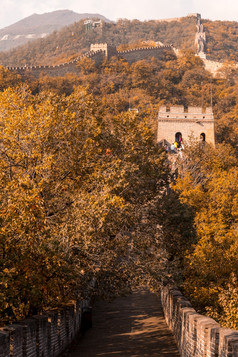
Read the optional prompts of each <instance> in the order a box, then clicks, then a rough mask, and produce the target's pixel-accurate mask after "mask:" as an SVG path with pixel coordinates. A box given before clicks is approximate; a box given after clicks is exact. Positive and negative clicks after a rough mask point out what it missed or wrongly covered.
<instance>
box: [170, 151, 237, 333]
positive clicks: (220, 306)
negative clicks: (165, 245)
mask: <svg viewBox="0 0 238 357" xmlns="http://www.w3.org/2000/svg"><path fill="white" fill-rule="evenodd" d="M183 165H184V166H182V167H183V169H182V170H181V176H180V178H179V179H178V180H177V182H176V185H175V189H176V190H177V191H178V192H179V193H180V199H181V202H183V203H186V204H188V205H189V206H191V207H192V208H193V209H194V210H195V217H194V226H195V228H196V233H197V237H198V241H197V243H196V244H194V246H193V248H192V249H190V250H189V251H188V254H187V263H186V274H185V281H184V289H185V292H186V293H187V294H188V295H189V296H190V297H191V299H192V301H193V303H194V304H195V305H196V306H197V307H199V308H200V309H201V310H203V311H207V312H208V313H209V314H210V316H213V317H214V316H215V317H216V318H217V319H218V321H220V322H221V323H223V324H224V325H225V326H230V327H233V328H237V312H238V310H237V304H236V303H235V301H237V290H236V287H235V284H236V283H235V282H236V281H237V277H238V265H237V258H238V246H237V228H238V191H237V180H238V168H237V159H236V157H235V151H234V149H232V148H231V147H230V146H227V145H223V146H218V147H217V148H216V149H213V148H211V147H209V146H207V145H205V146H200V145H198V146H197V147H196V148H192V149H190V151H188V153H187V155H186V158H185V160H184V163H183ZM232 287H233V288H232ZM226 289H229V293H228V292H227V293H226ZM232 289H233V290H232ZM226 304H228V305H229V306H233V308H232V310H230V311H228V310H229V309H227V307H226Z"/></svg>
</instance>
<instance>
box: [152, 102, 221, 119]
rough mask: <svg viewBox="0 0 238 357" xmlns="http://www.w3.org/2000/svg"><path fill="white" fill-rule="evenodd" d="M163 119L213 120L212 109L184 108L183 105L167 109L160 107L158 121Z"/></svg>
mask: <svg viewBox="0 0 238 357" xmlns="http://www.w3.org/2000/svg"><path fill="white" fill-rule="evenodd" d="M163 119H171V120H174V119H179V120H183V119H184V120H188V121H191V120H195V121H196V122H197V121H198V120H202V121H206V120H213V119H214V118H213V112H212V108H211V107H208V108H202V107H192V106H189V107H187V108H184V106H183V105H180V106H174V107H170V108H169V109H168V108H167V107H166V106H162V107H160V110H159V120H163Z"/></svg>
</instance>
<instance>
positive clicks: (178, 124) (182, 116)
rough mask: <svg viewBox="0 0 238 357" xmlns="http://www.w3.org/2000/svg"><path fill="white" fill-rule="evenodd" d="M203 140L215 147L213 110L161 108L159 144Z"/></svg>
mask: <svg viewBox="0 0 238 357" xmlns="http://www.w3.org/2000/svg"><path fill="white" fill-rule="evenodd" d="M193 139H195V140H202V141H206V142H207V143H209V144H211V145H213V146H215V131H214V117H213V113H212V108H206V109H205V110H203V108H201V107H188V108H187V109H184V107H183V106H176V107H175V106H174V107H171V108H170V109H167V108H166V107H160V110H159V115H158V135H157V141H158V142H167V143H168V144H170V145H171V144H172V143H174V142H175V141H181V140H182V141H183V142H189V141H190V140H193Z"/></svg>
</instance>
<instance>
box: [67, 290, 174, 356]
mask: <svg viewBox="0 0 238 357" xmlns="http://www.w3.org/2000/svg"><path fill="white" fill-rule="evenodd" d="M67 356H68V357H96V356H101V357H111V356H112V357H114V356H121V357H127V356H131V357H139V356H144V357H155V356H159V357H179V353H178V350H177V347H176V344H175V340H174V338H173V336H172V334H171V332H170V330H169V329H168V327H167V325H166V322H165V320H164V316H163V311H162V307H161V302H160V299H159V297H158V296H156V295H155V294H152V293H150V292H149V291H148V290H141V291H136V292H134V293H133V294H132V295H129V296H126V297H120V298H117V299H115V300H114V301H113V302H111V303H107V302H102V301H99V302H97V303H96V304H95V306H94V309H93V328H92V329H90V330H88V331H87V332H86V333H85V335H84V336H83V337H82V338H81V339H80V341H79V343H78V344H77V345H76V346H74V348H73V349H72V350H71V351H70V352H69V354H67Z"/></svg>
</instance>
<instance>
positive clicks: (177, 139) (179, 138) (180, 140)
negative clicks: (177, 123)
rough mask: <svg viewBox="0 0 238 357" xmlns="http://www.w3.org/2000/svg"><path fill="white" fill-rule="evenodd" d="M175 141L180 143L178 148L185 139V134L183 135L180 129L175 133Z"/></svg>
mask: <svg viewBox="0 0 238 357" xmlns="http://www.w3.org/2000/svg"><path fill="white" fill-rule="evenodd" d="M175 141H176V143H177V144H178V148H179V147H180V146H181V144H182V141H183V136H182V133H180V131H178V132H177V133H176V134H175Z"/></svg>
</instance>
